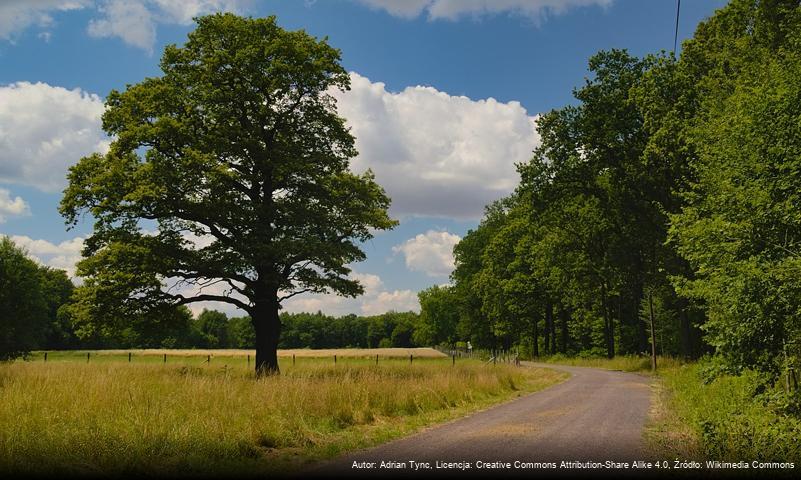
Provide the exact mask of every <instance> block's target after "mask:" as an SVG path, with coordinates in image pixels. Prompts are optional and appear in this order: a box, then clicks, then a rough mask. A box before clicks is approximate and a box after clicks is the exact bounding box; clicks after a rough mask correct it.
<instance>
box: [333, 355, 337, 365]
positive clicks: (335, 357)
mask: <svg viewBox="0 0 801 480" xmlns="http://www.w3.org/2000/svg"><path fill="white" fill-rule="evenodd" d="M336 364H337V356H336V355H334V365H336Z"/></svg>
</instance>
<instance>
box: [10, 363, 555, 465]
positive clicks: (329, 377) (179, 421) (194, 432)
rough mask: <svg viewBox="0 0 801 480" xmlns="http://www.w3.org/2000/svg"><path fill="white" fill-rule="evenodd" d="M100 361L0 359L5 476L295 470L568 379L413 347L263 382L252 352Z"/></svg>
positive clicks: (298, 368)
mask: <svg viewBox="0 0 801 480" xmlns="http://www.w3.org/2000/svg"><path fill="white" fill-rule="evenodd" d="M90 353H92V352H90ZM94 353H95V355H94V356H92V355H91V354H90V360H89V361H88V362H87V361H86V352H49V354H48V361H47V362H46V363H45V362H44V361H43V360H44V359H43V355H42V354H37V355H35V356H33V357H32V358H31V360H30V361H18V362H14V363H11V364H3V365H0V471H3V472H6V473H31V474H45V475H47V474H54V473H57V472H58V473H71V474H100V473H102V474H123V473H145V474H155V475H176V474H178V475H197V474H214V473H224V474H261V473H267V472H276V471H277V472H286V471H290V470H294V469H297V468H299V467H301V466H303V465H304V464H307V463H308V462H310V461H313V460H319V459H325V458H330V457H332V456H335V455H337V454H340V453H343V452H345V451H349V450H353V449H357V448H363V447H368V446H371V445H374V444H377V443H380V442H383V441H386V440H390V439H392V438H396V437H399V436H402V435H405V434H409V433H411V432H414V431H416V430H419V429H420V428H422V427H424V426H427V425H430V424H432V423H437V422H442V421H447V420H450V419H453V418H458V417H460V416H463V415H465V414H467V413H469V412H472V411H475V410H478V409H481V408H484V407H487V406H489V405H491V404H494V403H498V402H501V401H504V400H507V399H511V398H513V397H515V396H518V395H521V394H523V393H525V392H531V391H535V390H538V389H541V388H545V387H547V386H550V385H552V384H554V383H557V382H559V381H561V380H563V379H564V378H565V377H566V376H565V375H564V374H561V373H558V372H555V371H552V370H546V369H530V368H519V367H514V366H510V365H502V364H498V365H488V364H485V363H482V362H480V361H477V360H467V359H457V362H456V365H455V366H454V365H452V360H451V359H450V358H447V357H445V358H442V357H440V358H424V357H423V355H422V354H421V355H420V357H419V358H417V357H415V358H414V361H413V362H412V363H410V362H409V358H408V355H407V354H406V352H404V354H403V355H402V356H400V357H398V358H390V357H389V356H387V357H381V356H380V354H379V362H378V365H376V362H375V355H376V352H375V351H364V352H362V353H363V354H361V355H351V356H346V355H342V358H341V359H338V361H337V363H336V364H334V362H333V358H329V357H328V355H325V356H323V357H321V358H313V357H304V358H300V357H297V353H296V363H295V364H294V365H293V362H292V358H291V354H290V356H289V357H287V356H282V357H281V359H280V363H281V370H282V373H281V375H278V376H272V377H267V378H262V379H255V378H254V375H253V373H252V371H251V368H248V366H247V364H246V359H243V358H241V355H234V356H231V355H229V356H225V355H223V354H222V352H216V353H215V354H214V357H213V358H212V361H211V362H210V363H206V360H207V359H208V357H207V356H206V355H211V353H207V354H206V355H203V354H200V355H194V356H193V355H188V354H186V352H181V353H180V354H179V352H176V351H160V352H155V351H153V352H152V354H149V355H144V354H141V355H136V354H134V355H132V362H131V363H128V357H127V351H126V352H113V353H112V352H105V353H104V354H101V353H99V352H94ZM164 353H167V354H168V360H167V363H166V364H164V363H163V354H164ZM197 353H200V352H197ZM353 353H356V352H353ZM245 355H247V353H246V354H245ZM339 355H340V354H338V356H339ZM251 367H252V364H251Z"/></svg>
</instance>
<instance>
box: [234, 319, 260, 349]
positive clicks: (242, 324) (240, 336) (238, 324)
mask: <svg viewBox="0 0 801 480" xmlns="http://www.w3.org/2000/svg"><path fill="white" fill-rule="evenodd" d="M255 346H256V332H255V331H254V330H253V322H252V321H251V320H250V317H233V318H231V319H229V320H228V347H230V348H253V347H255Z"/></svg>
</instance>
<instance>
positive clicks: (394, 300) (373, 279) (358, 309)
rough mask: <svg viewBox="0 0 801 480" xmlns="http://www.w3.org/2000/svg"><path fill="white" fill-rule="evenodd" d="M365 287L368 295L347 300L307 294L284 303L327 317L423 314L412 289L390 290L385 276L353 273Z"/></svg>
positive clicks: (289, 307) (290, 309)
mask: <svg viewBox="0 0 801 480" xmlns="http://www.w3.org/2000/svg"><path fill="white" fill-rule="evenodd" d="M350 277H351V278H353V279H356V280H358V281H359V282H360V283H361V284H362V286H363V287H364V295H361V296H359V297H356V298H345V297H341V296H338V295H333V294H329V295H311V294H303V295H298V296H297V297H292V298H290V299H288V300H286V301H285V302H284V304H283V307H284V310H286V311H287V312H317V311H322V312H323V313H325V314H327V315H334V316H340V315H347V314H350V313H355V314H357V315H377V314H379V313H385V312H388V311H390V310H394V311H396V312H408V311H414V312H419V311H420V304H419V302H418V301H417V293H415V292H413V291H411V290H392V291H389V290H386V289H385V288H384V282H383V281H382V280H381V277H379V276H378V275H374V274H371V273H356V272H354V273H351V275H350Z"/></svg>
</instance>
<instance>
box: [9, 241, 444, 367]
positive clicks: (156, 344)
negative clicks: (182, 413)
mask: <svg viewBox="0 0 801 480" xmlns="http://www.w3.org/2000/svg"><path fill="white" fill-rule="evenodd" d="M74 291H75V285H74V284H73V282H72V280H70V278H69V276H68V275H67V272H65V271H64V270H60V269H55V268H51V267H47V266H42V265H39V264H37V263H36V262H35V261H34V260H32V259H30V258H29V257H28V255H27V253H26V252H25V251H24V250H23V249H22V248H20V247H18V246H17V245H15V244H14V243H13V242H12V241H11V240H10V239H9V238H8V237H0V361H2V360H9V359H13V358H16V357H19V356H24V355H25V354H27V353H28V352H30V351H31V350H74V349H112V348H212V349H218V348H219V349H224V348H243V349H252V348H255V347H256V332H255V330H254V328H253V321H252V320H251V318H250V317H249V316H246V315H245V316H235V317H228V315H226V314H225V313H224V312H220V311H217V310H208V309H204V310H203V311H202V312H200V313H199V314H198V315H197V316H193V314H192V312H191V311H190V310H189V309H188V308H187V307H185V306H179V307H176V308H175V309H174V310H173V311H171V312H168V313H167V314H166V315H165V317H164V318H163V319H162V322H159V323H153V322H151V321H149V320H144V319H140V320H137V319H136V318H129V319H128V320H129V321H128V322H127V323H126V324H125V325H124V326H122V327H121V328H91V327H92V325H86V324H84V323H82V322H76V321H74V320H75V319H74V318H72V316H71V315H72V312H73V310H74V308H75V307H76V304H75V302H74V300H73V299H72V295H73V293H74ZM280 318H281V328H282V336H281V341H280V343H279V345H278V347H279V348H385V347H405V348H408V347H418V346H427V345H430V343H428V341H429V338H428V337H426V336H421V335H420V334H418V333H417V332H418V329H419V327H420V317H419V315H418V314H416V313H414V312H393V311H390V312H386V313H383V314H380V315H371V316H359V315H354V314H349V315H343V316H340V317H334V316H331V315H325V314H323V313H322V312H317V313H287V312H284V313H282V314H281V317H280Z"/></svg>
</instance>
